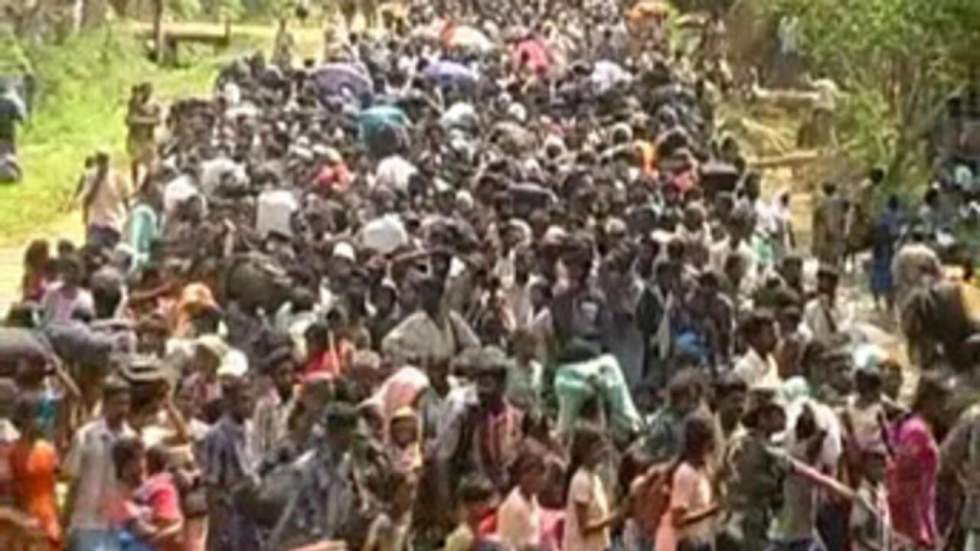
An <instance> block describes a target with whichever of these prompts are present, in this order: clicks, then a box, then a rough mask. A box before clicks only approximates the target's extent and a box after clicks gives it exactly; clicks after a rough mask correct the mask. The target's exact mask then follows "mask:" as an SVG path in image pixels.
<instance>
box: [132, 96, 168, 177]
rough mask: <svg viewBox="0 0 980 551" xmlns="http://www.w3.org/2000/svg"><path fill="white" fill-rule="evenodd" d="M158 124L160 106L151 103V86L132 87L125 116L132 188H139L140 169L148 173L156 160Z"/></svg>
mask: <svg viewBox="0 0 980 551" xmlns="http://www.w3.org/2000/svg"><path fill="white" fill-rule="evenodd" d="M158 124H160V106H158V105H157V104H156V102H154V101H153V85H151V84H150V83H149V82H144V83H142V84H139V85H137V86H135V87H133V93H132V96H130V99H129V111H128V113H127V114H126V126H127V127H128V128H129V135H128V137H127V138H126V147H127V150H128V152H129V157H130V162H131V170H132V178H133V186H134V187H135V188H136V189H139V187H140V169H141V168H143V169H145V170H146V172H147V173H148V172H149V171H150V168H151V166H152V165H153V161H154V160H155V159H156V139H155V133H156V127H157V125H158Z"/></svg>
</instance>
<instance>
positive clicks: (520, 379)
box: [507, 329, 544, 411]
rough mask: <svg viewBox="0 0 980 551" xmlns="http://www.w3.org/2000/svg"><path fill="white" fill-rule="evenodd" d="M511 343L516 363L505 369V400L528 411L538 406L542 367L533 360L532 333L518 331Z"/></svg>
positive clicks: (535, 341) (533, 343)
mask: <svg viewBox="0 0 980 551" xmlns="http://www.w3.org/2000/svg"><path fill="white" fill-rule="evenodd" d="M512 342H513V345H512V346H513V350H512V352H513V355H514V357H515V359H516V362H514V363H513V364H511V365H510V366H509V367H508V369H507V399H508V400H509V401H510V403H511V404H513V405H514V406H516V407H518V408H520V409H522V410H524V411H529V410H531V409H534V408H535V407H536V406H537V405H538V404H540V401H541V389H542V384H543V383H542V381H543V379H544V367H542V366H541V364H540V363H538V361H537V360H536V359H535V353H536V351H537V347H538V343H537V340H536V339H535V336H534V333H532V332H531V331H528V330H524V329H519V330H518V331H517V332H515V333H514V339H513V341H512Z"/></svg>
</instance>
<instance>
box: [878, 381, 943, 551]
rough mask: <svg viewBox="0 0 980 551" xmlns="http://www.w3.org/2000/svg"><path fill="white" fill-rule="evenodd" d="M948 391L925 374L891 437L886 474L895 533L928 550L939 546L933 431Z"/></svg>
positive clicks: (937, 448) (936, 457)
mask: <svg viewBox="0 0 980 551" xmlns="http://www.w3.org/2000/svg"><path fill="white" fill-rule="evenodd" d="M947 397H948V390H947V389H946V388H945V387H944V386H943V383H942V382H941V379H939V378H938V377H936V376H935V375H934V374H926V375H924V376H923V377H922V380H921V381H920V382H919V387H918V389H917V390H916V396H915V401H914V403H913V404H912V410H911V411H910V412H909V413H907V414H905V415H904V416H902V417H901V418H900V419H899V420H898V421H897V422H896V423H895V424H894V425H893V426H892V427H891V431H890V432H891V434H890V438H889V439H890V441H891V446H890V447H891V450H892V457H893V461H892V464H891V467H890V468H889V471H888V478H887V482H888V506H889V509H890V510H891V517H892V523H893V526H894V528H895V531H896V532H898V533H899V534H901V535H902V536H905V537H906V538H908V539H910V540H912V541H914V542H916V544H917V545H920V546H922V547H924V548H927V549H933V548H934V547H935V546H936V544H937V543H938V537H939V535H938V531H937V529H936V478H937V475H938V472H939V446H938V444H937V443H936V438H935V436H933V430H934V429H933V427H934V426H935V423H936V421H937V420H938V419H941V418H942V415H943V410H944V402H945V401H946V399H947Z"/></svg>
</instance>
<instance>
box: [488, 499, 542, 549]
mask: <svg viewBox="0 0 980 551" xmlns="http://www.w3.org/2000/svg"><path fill="white" fill-rule="evenodd" d="M497 535H498V536H499V537H500V540H501V541H503V542H504V543H506V544H508V545H510V546H511V547H512V548H513V549H527V548H528V547H537V546H538V544H539V543H541V506H540V505H538V498H537V497H535V496H531V499H527V498H526V497H524V494H523V493H521V489H520V487H515V488H514V489H513V490H511V492H510V495H508V496H507V499H505V500H504V502H503V503H501V504H500V508H499V509H498V510H497Z"/></svg>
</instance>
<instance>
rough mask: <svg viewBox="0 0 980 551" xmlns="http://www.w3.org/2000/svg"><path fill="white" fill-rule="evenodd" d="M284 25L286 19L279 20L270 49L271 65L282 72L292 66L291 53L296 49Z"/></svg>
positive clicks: (294, 41)
mask: <svg viewBox="0 0 980 551" xmlns="http://www.w3.org/2000/svg"><path fill="white" fill-rule="evenodd" d="M286 25H287V19H286V18H285V17H282V18H280V19H279V30H278V31H277V32H276V40H275V44H274V45H273V47H272V64H273V65H275V66H276V67H279V68H280V69H282V70H283V71H287V70H288V69H290V68H291V67H292V66H293V51H294V50H295V49H296V40H295V39H294V38H293V34H292V33H291V32H289V29H288V28H287V27H286Z"/></svg>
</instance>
